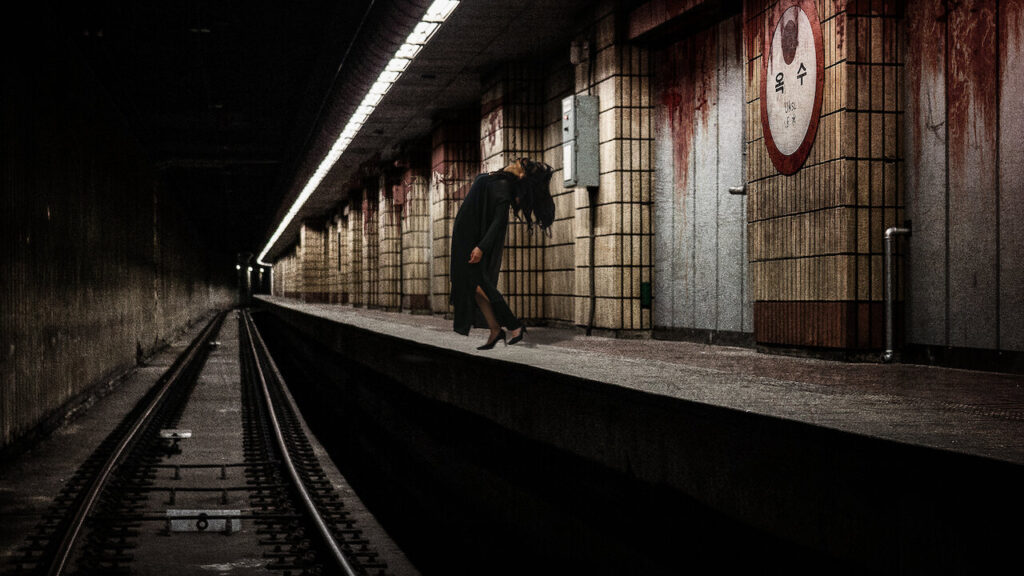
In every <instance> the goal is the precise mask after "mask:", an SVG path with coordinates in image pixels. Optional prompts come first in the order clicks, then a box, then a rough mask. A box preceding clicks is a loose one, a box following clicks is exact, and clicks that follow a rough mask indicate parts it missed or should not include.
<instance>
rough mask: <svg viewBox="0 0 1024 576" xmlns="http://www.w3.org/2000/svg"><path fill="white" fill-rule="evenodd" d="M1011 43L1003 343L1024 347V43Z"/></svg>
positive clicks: (1004, 166) (1004, 124) (1002, 189)
mask: <svg viewBox="0 0 1024 576" xmlns="http://www.w3.org/2000/svg"><path fill="white" fill-rule="evenodd" d="M1021 40H1022V38H1021V36H1020V33H1019V32H1018V35H1017V42H1012V43H1011V42H1006V41H1005V40H1004V42H1005V44H1004V46H1005V48H1004V55H1005V61H1004V62H1003V63H1002V66H1001V69H1002V70H1003V75H1002V78H1000V82H1001V86H1000V90H1001V97H1000V99H999V103H1000V110H999V135H1000V141H999V347H1000V349H1002V350H1016V351H1024V146H1021V138H1022V136H1024V99H1022V97H1021V95H1022V94H1024V42H1022V41H1021Z"/></svg>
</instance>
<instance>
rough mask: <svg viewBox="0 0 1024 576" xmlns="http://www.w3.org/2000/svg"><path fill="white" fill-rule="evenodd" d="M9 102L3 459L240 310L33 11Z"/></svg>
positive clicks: (84, 77) (86, 80) (1, 328)
mask: <svg viewBox="0 0 1024 576" xmlns="http://www.w3.org/2000/svg"><path fill="white" fill-rule="evenodd" d="M26 8H27V11H26V12H22V13H21V16H20V18H21V21H22V23H23V24H24V27H23V28H21V29H20V30H25V31H30V32H31V34H26V35H19V30H15V31H12V34H13V36H9V38H14V39H15V40H13V41H14V42H15V43H16V44H17V45H18V46H19V47H20V49H23V50H25V53H26V54H32V57H31V58H14V59H11V60H10V61H9V63H8V65H7V66H6V67H5V70H4V83H3V88H2V93H0V114H2V116H0V118H2V120H0V125H2V126H3V129H2V130H0V147H2V150H3V152H2V158H3V163H2V171H0V178H2V184H0V187H2V189H3V194H2V195H0V449H2V448H5V447H7V446H9V445H11V444H12V443H13V442H17V441H18V440H19V439H21V438H25V437H27V436H26V435H30V434H31V433H32V432H33V431H36V430H38V431H40V432H42V431H44V429H47V428H49V426H50V424H52V423H56V422H58V421H59V419H60V418H61V417H62V416H63V415H64V414H65V413H66V412H67V411H68V410H70V409H71V407H72V406H73V405H74V404H75V403H76V402H78V401H79V400H80V399H83V398H85V396H86V395H87V394H88V393H89V391H90V390H93V389H95V388H96V387H97V386H100V385H103V384H105V383H107V382H109V381H111V379H113V378H115V377H116V376H118V375H120V374H122V373H124V372H125V371H126V370H128V369H130V368H132V367H133V366H135V365H136V362H137V360H138V359H140V358H139V356H145V355H148V354H149V353H151V352H153V351H154V349H156V348H158V347H160V346H162V345H163V344H165V343H166V342H167V341H169V340H171V339H173V338H175V337H177V336H178V335H179V334H180V332H181V330H183V329H184V328H186V326H187V325H189V324H190V323H195V322H199V321H201V320H203V319H205V318H206V317H207V316H208V314H209V313H211V312H212V311H213V310H215V309H221V308H227V307H229V306H232V305H234V303H235V300H236V293H235V290H236V272H235V270H234V262H233V261H232V260H230V259H229V260H228V261H226V262H224V263H223V266H222V267H221V268H215V267H214V266H213V265H211V264H209V263H208V260H207V252H206V251H205V250H203V249H202V247H201V246H200V245H199V242H198V240H197V238H196V235H195V233H194V231H193V230H191V229H190V228H188V226H187V224H185V222H187V219H186V218H185V217H183V214H182V213H181V212H180V211H179V210H178V207H177V205H176V203H175V202H176V200H175V196H176V195H175V193H174V191H173V190H170V189H167V188H166V187H164V186H163V185H162V184H161V180H160V177H159V174H158V173H157V172H156V171H155V170H154V168H153V167H152V165H151V163H150V162H151V161H150V159H149V158H148V157H147V156H146V154H145V152H144V151H142V150H141V149H140V146H139V143H138V141H137V140H135V139H134V138H133V137H132V136H131V135H130V132H129V130H128V127H127V126H126V125H125V121H124V118H123V116H122V115H121V114H120V113H119V112H118V110H117V109H116V108H115V106H114V105H113V103H112V102H111V101H110V97H109V95H108V94H107V93H106V92H105V91H104V90H103V88H102V87H101V86H99V85H98V84H97V83H96V81H95V77H94V76H93V74H92V73H91V71H90V70H89V69H88V68H87V66H86V65H85V64H84V63H83V62H82V61H81V60H80V59H79V58H78V56H77V54H75V53H73V52H71V51H70V50H69V49H68V48H67V44H66V42H64V41H63V40H62V39H61V36H60V35H59V34H58V33H57V32H56V31H53V30H51V29H50V28H49V26H50V25H52V18H48V17H47V16H46V15H45V14H40V12H44V11H43V10H37V9H36V8H32V7H26Z"/></svg>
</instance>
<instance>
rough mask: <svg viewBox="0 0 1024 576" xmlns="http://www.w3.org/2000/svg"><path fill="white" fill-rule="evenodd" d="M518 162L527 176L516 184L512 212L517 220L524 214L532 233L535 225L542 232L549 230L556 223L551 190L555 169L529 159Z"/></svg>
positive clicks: (523, 216) (523, 217)
mask: <svg viewBox="0 0 1024 576" xmlns="http://www.w3.org/2000/svg"><path fill="white" fill-rule="evenodd" d="M518 162H519V166H521V167H522V169H523V172H525V176H523V178H522V179H520V180H519V181H518V182H517V183H516V202H515V204H514V205H513V207H512V211H513V213H514V214H515V216H516V218H519V217H520V214H522V219H523V220H525V221H526V226H527V228H528V229H529V230H530V231H531V232H532V231H533V225H534V224H536V225H537V226H538V227H540V229H541V230H547V228H548V227H549V226H551V223H552V222H554V221H555V201H554V200H553V199H552V198H551V190H550V189H549V184H550V183H551V174H552V173H553V172H554V169H552V168H551V166H549V165H547V164H546V163H544V162H536V161H534V160H530V159H529V158H520V159H519V160H518Z"/></svg>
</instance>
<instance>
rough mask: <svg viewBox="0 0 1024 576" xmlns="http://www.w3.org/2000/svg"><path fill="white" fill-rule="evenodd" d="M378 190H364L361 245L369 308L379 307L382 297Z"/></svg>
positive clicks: (364, 286)
mask: <svg viewBox="0 0 1024 576" xmlns="http://www.w3.org/2000/svg"><path fill="white" fill-rule="evenodd" d="M378 194H379V192H378V190H377V189H376V187H373V188H370V187H368V188H365V189H364V190H363V210H362V212H363V225H362V243H361V245H360V252H361V260H362V279H361V280H362V281H361V285H362V293H363V298H364V302H365V304H366V307H367V308H379V307H380V306H381V299H380V258H379V254H380V244H379V242H378V237H379V236H380V218H379V216H378V203H377V201H378Z"/></svg>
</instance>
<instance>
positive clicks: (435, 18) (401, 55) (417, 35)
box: [205, 0, 459, 271]
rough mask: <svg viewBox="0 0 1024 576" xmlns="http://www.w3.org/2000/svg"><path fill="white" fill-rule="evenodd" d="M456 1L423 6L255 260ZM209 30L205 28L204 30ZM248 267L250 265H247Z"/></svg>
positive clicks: (443, 0) (259, 260)
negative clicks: (402, 40) (406, 33)
mask: <svg viewBox="0 0 1024 576" xmlns="http://www.w3.org/2000/svg"><path fill="white" fill-rule="evenodd" d="M458 5H459V2H458V0H435V1H434V3H433V4H431V5H430V7H429V8H427V11H426V13H425V14H424V15H423V18H422V19H421V20H420V22H419V24H417V25H416V28H414V29H413V31H412V32H411V33H410V34H409V36H408V38H406V41H405V44H402V45H401V46H400V47H399V48H398V50H397V51H396V52H395V55H394V57H392V58H391V60H390V61H389V62H388V64H387V66H386V67H385V68H384V70H383V71H381V73H380V75H379V76H378V77H377V81H376V82H374V83H373V86H371V87H370V90H369V91H367V93H366V95H365V96H364V97H363V101H362V103H361V104H360V105H359V107H358V108H356V111H355V112H354V113H353V114H352V116H351V117H350V118H349V120H348V122H347V123H346V125H345V128H344V129H343V130H342V132H341V134H340V135H339V136H338V139H337V140H335V142H334V145H333V146H331V149H330V150H329V151H328V152H327V155H326V156H324V158H323V160H321V161H320V165H319V166H317V169H316V171H315V172H314V173H313V175H312V176H310V178H309V180H308V181H307V182H306V185H305V186H303V187H302V192H301V193H300V194H299V197H298V198H296V199H295V202H294V203H292V205H291V207H290V208H288V213H287V214H285V216H284V218H283V219H282V220H281V222H280V223H279V224H278V225H277V228H276V229H275V230H274V234H273V235H271V237H270V240H269V241H268V242H267V245H266V246H264V247H263V251H262V252H260V255H259V257H258V258H256V262H257V263H258V264H262V265H264V266H269V265H270V264H269V263H268V262H264V261H263V258H265V257H266V255H267V253H268V252H270V249H271V248H272V247H273V246H274V244H276V243H277V241H278V239H279V238H281V235H282V234H284V231H285V229H286V228H288V225H289V224H291V222H292V220H293V219H294V218H295V216H296V215H297V214H298V213H299V210H301V209H302V206H303V205H304V204H305V203H306V201H307V200H309V197H310V196H312V195H313V192H314V191H315V190H316V189H317V186H319V185H320V182H322V181H323V179H324V178H325V177H326V176H327V173H328V172H330V170H331V168H332V167H334V164H335V162H337V161H338V159H339V158H341V155H342V153H344V152H345V150H346V149H347V148H348V145H349V144H350V143H351V142H352V139H353V138H355V135H356V134H357V133H358V132H359V129H360V128H362V127H363V124H364V123H366V120H367V119H368V118H369V117H370V114H372V113H373V110H374V108H375V107H376V106H377V105H378V104H379V103H380V101H381V100H382V99H383V98H384V95H385V94H387V93H388V91H389V90H391V86H392V85H394V83H395V82H396V81H398V78H399V77H400V76H401V75H402V72H405V70H406V68H408V67H409V64H410V63H411V62H412V59H413V58H415V57H416V55H417V54H419V52H420V49H421V48H422V47H423V45H424V44H426V43H427V42H429V41H430V39H431V38H432V37H433V36H434V33H435V32H437V29H438V28H439V27H440V26H441V23H443V22H444V21H445V20H446V19H447V18H448V16H450V15H451V13H452V11H454V10H455V8H456V7H457V6H458ZM205 31H206V32H209V30H205ZM249 270H250V271H252V269H251V268H250V269H249Z"/></svg>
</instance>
